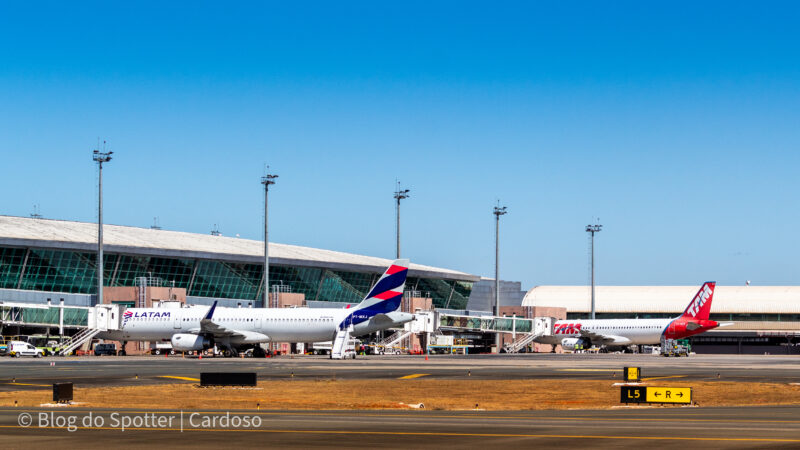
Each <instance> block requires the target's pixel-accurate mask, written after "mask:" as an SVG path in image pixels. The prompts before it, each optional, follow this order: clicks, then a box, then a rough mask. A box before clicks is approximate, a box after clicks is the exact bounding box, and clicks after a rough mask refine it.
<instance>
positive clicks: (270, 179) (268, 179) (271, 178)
mask: <svg viewBox="0 0 800 450" xmlns="http://www.w3.org/2000/svg"><path fill="white" fill-rule="evenodd" d="M275 178H278V176H277V175H273V174H270V173H269V166H267V174H266V175H264V176H263V177H261V184H263V185H264V299H263V304H262V305H261V306H262V307H263V308H266V307H267V306H269V220H268V218H269V215H268V214H269V185H271V184H275Z"/></svg>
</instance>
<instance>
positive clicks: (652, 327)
mask: <svg viewBox="0 0 800 450" xmlns="http://www.w3.org/2000/svg"><path fill="white" fill-rule="evenodd" d="M715 286H716V283H715V282H713V281H708V282H706V283H704V284H703V286H702V287H701V288H700V290H699V291H697V294H695V296H694V298H693V299H692V301H691V302H690V303H689V306H687V307H686V310H685V311H684V312H683V314H681V315H680V316H678V317H675V318H672V319H602V320H559V321H557V322H556V323H555V324H554V326H553V334H552V335H548V336H542V337H539V338H536V339H534V340H535V341H536V342H539V343H541V344H551V345H561V347H562V348H563V349H564V350H574V349H575V348H589V347H591V346H592V345H595V346H598V347H599V346H603V345H605V346H609V347H619V346H628V345H648V344H659V343H661V338H662V337H666V338H667V339H683V338H686V337H689V336H693V335H695V334H699V333H702V332H704V331H708V330H710V329H713V328H717V327H719V326H726V325H730V324H731V323H723V324H720V323H718V322H716V321H713V320H709V319H708V315H709V312H710V311H711V301H712V299H713V297H714V287H715Z"/></svg>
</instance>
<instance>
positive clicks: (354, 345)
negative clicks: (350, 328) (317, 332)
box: [311, 338, 361, 357]
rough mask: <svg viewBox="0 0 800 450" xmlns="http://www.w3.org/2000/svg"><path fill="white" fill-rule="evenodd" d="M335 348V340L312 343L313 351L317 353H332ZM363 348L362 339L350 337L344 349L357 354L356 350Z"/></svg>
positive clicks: (347, 352)
mask: <svg viewBox="0 0 800 450" xmlns="http://www.w3.org/2000/svg"><path fill="white" fill-rule="evenodd" d="M332 348H333V341H323V342H314V343H313V344H311V351H312V352H313V353H314V354H315V355H330V354H331V349H332ZM360 348H361V341H360V340H358V339H356V338H350V340H349V341H347V348H345V349H344V351H345V353H346V354H348V357H349V355H350V354H353V355H355V353H356V351H357V350H358V349H360Z"/></svg>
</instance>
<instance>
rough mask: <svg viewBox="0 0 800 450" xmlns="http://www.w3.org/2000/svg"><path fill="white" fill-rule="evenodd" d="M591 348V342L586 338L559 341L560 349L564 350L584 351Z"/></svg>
mask: <svg viewBox="0 0 800 450" xmlns="http://www.w3.org/2000/svg"><path fill="white" fill-rule="evenodd" d="M591 346H592V343H591V341H589V339H586V338H564V339H562V340H561V348H563V349H564V350H575V349H577V348H581V349H586V348H589V347H591Z"/></svg>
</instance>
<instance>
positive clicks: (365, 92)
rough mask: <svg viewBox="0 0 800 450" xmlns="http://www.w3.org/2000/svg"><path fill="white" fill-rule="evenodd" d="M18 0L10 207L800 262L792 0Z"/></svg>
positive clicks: (532, 261) (481, 265)
mask: <svg viewBox="0 0 800 450" xmlns="http://www.w3.org/2000/svg"><path fill="white" fill-rule="evenodd" d="M284 3H286V2H281V3H280V4H279V3H277V2H276V3H273V4H271V5H270V4H267V3H262V2H254V3H243V4H238V5H236V6H228V5H226V4H224V3H220V2H197V1H192V2H185V3H181V2H152V3H145V2H134V3H130V2H129V3H117V2H97V3H93V2H69V3H65V2H36V3H33V2H13V3H12V2H3V3H0V152H2V153H1V155H2V158H1V159H0V160H1V161H2V163H1V164H2V169H3V170H2V177H0V191H2V193H3V195H2V203H1V204H0V205H2V206H1V207H0V214H9V215H21V216H27V215H28V214H30V213H31V211H32V209H33V205H34V204H39V205H41V212H42V214H43V215H44V216H45V217H48V218H59V219H70V220H82V221H93V220H95V215H96V208H95V195H96V187H95V183H96V176H97V175H96V167H95V166H94V165H93V164H92V162H91V150H92V149H93V148H94V147H95V145H96V140H97V138H98V137H100V138H102V139H106V140H108V142H109V145H110V147H109V148H110V149H112V150H114V152H115V159H114V160H113V161H112V162H111V163H110V164H109V165H108V166H107V169H106V171H105V172H104V174H105V182H106V189H105V197H106V209H105V217H106V222H107V223H113V224H123V225H136V226H145V227H146V226H149V225H151V224H152V221H153V217H154V216H158V217H159V220H160V223H161V225H162V226H163V227H164V228H166V229H172V230H184V231H194V232H199V233H207V232H209V230H211V228H212V226H213V224H215V223H218V224H219V228H220V231H222V233H223V234H225V235H235V234H237V233H238V234H240V235H241V236H242V237H244V238H253V239H259V238H260V237H261V232H262V231H261V230H262V215H261V209H262V191H261V185H260V184H259V177H260V175H261V174H262V173H263V167H264V164H265V163H269V164H270V165H271V166H272V168H273V169H274V171H275V172H276V173H278V174H279V175H280V178H279V179H278V184H277V185H276V186H274V188H273V190H272V191H271V193H272V195H271V197H270V198H271V202H270V203H271V208H270V214H271V215H270V230H271V235H270V237H271V238H272V239H271V240H272V241H274V242H283V243H291V244H299V245H307V246H314V247H321V248H328V249H335V250H342V251H348V252H355V253H363V254H367V255H374V256H382V257H392V256H393V254H394V205H393V199H392V191H393V189H394V180H395V178H399V179H400V180H401V181H402V182H403V183H404V186H406V187H409V188H410V189H411V190H412V197H411V198H410V199H408V200H406V201H405V202H404V204H403V234H404V236H403V238H404V239H403V251H404V255H405V256H409V257H411V258H412V260H413V261H415V262H419V263H423V264H430V265H438V266H443V267H450V268H455V269H460V270H464V271H467V272H471V273H475V274H480V275H486V276H490V275H493V270H494V269H493V263H494V222H493V216H492V215H491V210H492V207H493V206H494V204H495V201H496V199H498V198H500V199H501V201H502V202H503V204H505V205H507V206H508V208H509V214H508V215H507V216H505V217H504V218H503V220H502V229H503V231H502V244H501V252H502V257H501V277H502V278H504V279H509V280H519V281H522V282H523V286H524V287H525V288H528V287H532V286H534V285H541V284H585V283H587V282H588V239H587V237H586V233H585V232H584V231H583V229H584V226H585V225H586V224H587V223H589V222H590V221H592V218H593V217H600V221H601V223H602V224H603V225H604V226H605V228H604V230H603V231H602V232H601V233H600V235H599V236H598V243H597V251H598V258H597V260H598V266H597V276H598V283H599V284H620V285H636V284H668V285H669V284H689V285H693V284H699V283H701V282H702V281H704V280H708V279H714V280H717V281H718V282H720V283H722V284H742V283H744V282H745V280H748V279H749V280H752V282H753V284H759V285H765V284H798V283H800V280H798V276H799V275H800V270H799V269H800V263H799V262H798V254H800V237H799V236H800V233H798V231H797V226H798V224H799V223H800V208H798V194H800V27H798V25H797V24H798V23H800V10H799V9H798V8H800V7H798V6H797V3H795V2H769V3H766V4H765V3H760V2H747V3H743V2H718V3H717V2H701V4H698V3H697V2H668V3H663V2H661V3H658V2H640V1H635V2H627V3H626V2H548V3H545V2H519V3H515V2H506V3H502V4H497V3H496V2H494V3H491V4H490V3H475V2H464V1H453V2H418V3H414V2H396V3H393V4H390V3H386V2H363V3H348V4H346V5H343V4H340V3H339V2H335V3H331V2H319V3H317V2H302V3H295V2H291V3H292V6H291V7H287V6H285V5H284Z"/></svg>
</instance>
